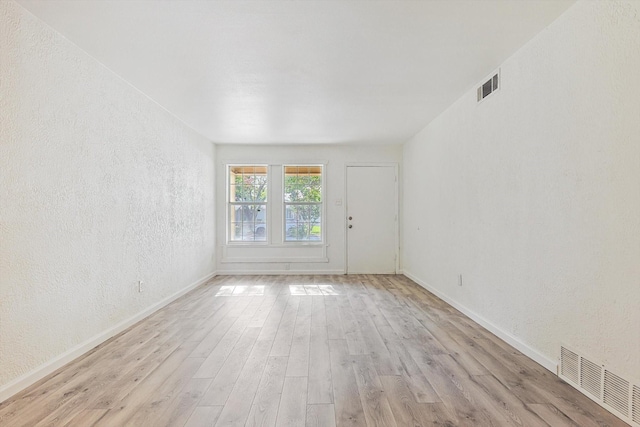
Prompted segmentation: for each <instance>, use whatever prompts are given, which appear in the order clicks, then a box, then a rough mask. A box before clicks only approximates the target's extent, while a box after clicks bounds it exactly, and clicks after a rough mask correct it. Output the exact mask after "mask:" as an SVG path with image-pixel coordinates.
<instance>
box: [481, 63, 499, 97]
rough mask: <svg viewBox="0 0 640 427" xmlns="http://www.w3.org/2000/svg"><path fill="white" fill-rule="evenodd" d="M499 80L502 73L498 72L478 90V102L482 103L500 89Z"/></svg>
mask: <svg viewBox="0 0 640 427" xmlns="http://www.w3.org/2000/svg"><path fill="white" fill-rule="evenodd" d="M499 80H500V72H499V71H498V72H496V73H495V74H494V75H493V76H491V77H490V78H489V80H487V81H486V82H484V83H482V84H481V85H480V87H479V88H478V102H480V101H482V100H483V99H485V98H486V97H487V96H489V95H491V94H492V93H494V92H495V91H497V90H498V89H499V88H500V86H498V81H499Z"/></svg>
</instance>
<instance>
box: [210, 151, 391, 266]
mask: <svg viewBox="0 0 640 427" xmlns="http://www.w3.org/2000/svg"><path fill="white" fill-rule="evenodd" d="M216 148H217V161H218V163H217V167H216V173H217V179H216V186H217V199H216V204H217V215H216V218H217V229H218V230H219V232H218V233H217V239H218V245H219V250H218V251H217V254H218V272H219V273H234V272H242V271H250V272H254V273H258V272H261V273H267V272H272V273H298V274H303V273H335V274H341V273H343V272H344V270H345V229H344V224H345V222H344V218H345V210H344V209H345V205H346V200H345V165H346V164H349V163H398V164H400V163H401V159H402V148H401V147H400V146H397V145H389V146H373V147H364V146H342V145H330V146H319V145H304V146H291V145H281V146H278V145H262V146H261V145H217V146H216ZM228 163H231V164H234V163H235V164H239V163H240V164H241V163H249V164H269V165H272V168H271V169H272V175H271V178H272V183H273V185H274V186H276V188H277V189H279V188H280V187H281V180H282V174H281V169H282V165H284V164H296V163H326V169H325V171H324V173H325V176H324V178H325V194H324V200H325V204H326V219H325V220H326V222H325V232H326V240H325V244H326V245H327V246H326V248H323V247H322V246H317V245H311V246H291V245H289V247H283V245H282V237H281V235H282V232H281V229H278V230H272V231H273V232H272V233H271V235H272V242H271V244H270V245H267V246H264V245H253V246H251V247H246V246H239V245H233V244H231V245H227V244H226V233H225V230H226V224H225V220H226V215H225V213H226V208H227V207H226V200H225V197H226V191H225V185H226V176H225V175H226V168H225V164H228ZM279 194H282V193H281V192H279V191H274V192H272V193H271V194H270V196H271V197H269V203H270V204H271V208H270V209H271V215H272V217H273V218H275V219H276V220H275V222H279V221H281V220H280V218H281V215H282V207H281V203H282V196H279ZM337 200H341V201H342V204H341V205H340V206H338V205H336V201H337ZM278 225H279V224H278ZM325 250H326V252H324V251H325ZM295 257H298V258H299V257H304V258H307V259H309V258H311V259H314V260H315V261H314V262H300V261H293V262H292V260H293V259H294V258H295ZM238 258H240V259H243V260H244V261H250V262H233V261H235V260H237V259H238ZM323 258H324V259H326V260H325V261H322V260H321V259H323ZM264 259H268V260H269V262H260V260H264ZM287 267H288V269H287Z"/></svg>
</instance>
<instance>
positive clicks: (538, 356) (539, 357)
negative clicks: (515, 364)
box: [403, 270, 558, 375]
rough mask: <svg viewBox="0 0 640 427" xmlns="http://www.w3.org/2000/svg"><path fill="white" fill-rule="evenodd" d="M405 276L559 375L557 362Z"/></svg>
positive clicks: (419, 282)
mask: <svg viewBox="0 0 640 427" xmlns="http://www.w3.org/2000/svg"><path fill="white" fill-rule="evenodd" d="M403 274H404V275H405V276H407V277H408V278H409V279H411V280H413V281H414V282H416V283H417V284H419V285H420V286H422V287H423V288H425V289H426V290H428V291H429V292H431V293H432V294H434V295H435V296H437V297H438V298H440V299H441V300H443V301H445V302H446V303H447V304H449V305H451V306H452V307H454V308H456V309H458V310H459V311H461V312H462V313H464V314H465V315H466V316H468V317H469V318H470V319H472V320H473V321H474V322H476V323H478V324H480V325H481V326H483V327H484V328H485V329H487V330H488V331H489V332H491V333H493V334H494V335H495V336H497V337H498V338H500V339H501V340H503V341H504V342H506V343H507V344H509V345H511V346H512V347H515V348H516V349H517V350H519V351H520V352H522V354H524V355H525V356H527V357H528V358H530V359H532V360H533V361H535V362H537V363H539V364H540V365H542V366H544V367H545V368H546V369H548V370H549V371H551V372H553V374H554V375H557V374H558V363H557V362H556V361H554V360H552V359H549V358H548V357H546V356H545V355H543V354H542V353H540V352H539V351H538V350H536V349H534V348H533V347H531V346H529V345H528V344H526V343H524V342H522V341H521V340H520V339H519V338H517V337H515V336H513V335H511V334H510V333H509V332H506V331H504V330H503V329H501V328H500V327H499V326H496V325H495V324H493V323H491V322H490V321H488V320H487V319H485V318H484V317H482V316H481V315H480V314H478V313H476V312H475V311H473V310H471V309H469V308H467V307H465V306H464V305H462V304H460V303H459V302H457V301H455V300H453V299H452V298H450V297H449V296H447V295H445V294H443V293H442V292H440V291H439V290H437V289H435V288H433V287H432V286H429V284H428V283H426V282H424V281H422V280H420V279H419V278H418V277H417V276H415V275H414V274H412V273H411V272H409V271H407V270H404V272H403Z"/></svg>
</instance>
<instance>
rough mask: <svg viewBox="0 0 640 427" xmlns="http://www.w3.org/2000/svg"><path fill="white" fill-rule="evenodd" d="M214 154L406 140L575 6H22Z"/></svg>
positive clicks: (169, 1)
mask: <svg viewBox="0 0 640 427" xmlns="http://www.w3.org/2000/svg"><path fill="white" fill-rule="evenodd" d="M19 3H20V4H21V5H23V6H24V7H25V8H27V9H28V10H29V11H31V12H32V13H33V14H35V15H36V16H38V17H40V18H41V19H42V20H44V21H45V22H47V23H48V24H49V25H50V26H52V27H53V28H55V29H56V30H58V31H59V32H60V33H62V34H63V35H65V36H66V37H67V38H68V39H70V40H71V41H73V42H74V43H76V44H77V45H78V46H80V47H81V48H82V49H84V50H86V51H87V52H88V53H89V54H91V55H92V56H94V57H95V58H97V59H98V60H99V61H101V62H102V63H104V64H105V65H106V66H107V67H109V68H110V69H112V70H113V71H114V72H115V73H117V74H119V75H120V76H122V77H123V78H124V79H125V80H127V81H129V82H130V83H131V84H133V85H134V86H136V87H137V88H138V89H140V90H141V91H142V92H144V93H145V94H147V95H148V96H149V97H151V98H152V99H154V100H155V101H157V102H158V103H159V104H161V105H162V106H163V107H165V108H166V109H167V110H169V111H170V112H172V113H173V114H175V115H176V116H177V117H179V118H180V119H182V120H183V121H184V122H185V123H187V124H188V125H189V126H191V127H193V128H194V129H195V130H197V131H198V132H200V133H201V134H203V135H204V136H206V137H207V138H209V139H211V140H212V141H214V142H217V143H401V142H404V141H406V140H407V139H408V138H410V137H411V136H412V135H413V134H415V133H416V132H417V131H419V130H420V129H421V128H422V127H424V126H425V125H426V124H428V123H429V122H430V121H431V120H432V119H434V118H435V117H436V116H437V115H438V114H439V113H441V112H442V111H443V110H444V109H445V108H447V107H448V106H449V105H451V104H452V103H453V102H454V101H455V100H456V99H457V98H458V97H459V96H460V95H462V94H463V93H464V92H465V91H467V90H469V89H470V88H471V87H473V86H474V85H476V84H478V83H479V82H480V80H481V79H482V78H484V77H485V76H486V75H487V74H489V73H490V72H492V71H493V70H494V69H495V68H497V67H498V66H499V65H500V63H501V62H503V61H504V60H505V59H506V58H507V57H508V56H510V55H511V54H512V53H513V52H515V51H516V50H517V49H518V48H519V47H521V46H522V45H523V44H524V43H525V42H526V41H528V40H529V39H531V38H532V37H533V36H534V35H535V34H537V33H538V32H540V31H541V30H542V29H543V28H545V27H546V26H547V25H549V24H550V23H551V22H552V21H553V20H554V19H555V18H556V17H557V16H558V15H560V14H561V13H562V12H563V11H564V10H565V9H567V8H568V7H569V6H570V5H571V4H572V3H573V0H527V1H525V0H461V1H456V0H440V1H351V0H340V1H338V0H335V1H328V0H324V1H279V0H277V1H276V0H261V1H237V0H234V1H192V0H182V1H178V0H164V1H158V0H146V1H138V0H128V1H114V0H102V1H97V0H94V1H77V0H65V1H59V0H19Z"/></svg>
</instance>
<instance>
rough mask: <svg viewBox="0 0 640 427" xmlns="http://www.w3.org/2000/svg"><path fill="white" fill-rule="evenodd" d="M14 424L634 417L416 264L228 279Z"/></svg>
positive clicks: (70, 376)
mask: <svg viewBox="0 0 640 427" xmlns="http://www.w3.org/2000/svg"><path fill="white" fill-rule="evenodd" d="M0 425H1V426H2V427H33V426H38V427H41V426H42V427H44V426H48V427H58V426H67V427H92V426H107V427H111V426H117V427H121V426H135V427H147V426H149V427H158V426H171V427H185V426H186V427H201V426H211V427H213V426H248V427H255V426H261V427H273V426H276V425H278V426H308V427H373V426H385V427H387V426H389V427H393V426H398V427H401V426H408V427H426V426H435V425H440V426H473V427H476V426H481V427H485V426H553V427H556V426H559V427H564V426H571V427H576V426H580V427H603V426H612V427H615V426H624V425H626V424H625V423H623V422H622V421H620V420H619V419H618V418H616V417H615V416H614V415H612V414H611V413H609V412H607V411H606V410H604V409H603V408H602V407H600V406H598V405H597V404H595V403H594V402H592V401H591V400H590V399H589V398H587V397H586V396H584V395H582V394H581V393H579V392H578V391H577V390H575V389H573V388H572V387H570V386H569V385H567V384H566V383H564V382H562V381H561V380H560V379H558V377H557V376H556V375H554V374H553V373H552V372H549V371H547V370H546V369H544V368H543V367H541V366H540V365H538V364H536V363H535V362H533V361H531V360H530V359H528V358H527V357H526V356H525V355H523V354H522V353H520V352H519V351H518V350H516V349H514V348H513V347H511V346H510V345H508V344H507V343H505V342H504V341H502V340H500V339H499V338H497V337H496V336H495V335H493V334H492V333H490V332H489V331H487V330H486V329H484V328H482V327H481V326H479V325H477V324H476V323H474V322H473V321H472V320H470V319H469V318H467V317H466V316H464V315H463V314H462V313H460V312H459V311H458V310H456V309H455V308H453V307H451V306H450V305H448V304H446V303H445V302H443V301H442V300H440V299H438V298H437V297H435V296H434V295H433V294H431V293H429V292H427V291H426V290H425V289H423V288H421V287H420V286H418V285H416V284H415V283H414V282H412V281H411V280H409V279H408V278H406V277H404V276H395V275H375V276H374V275H352V276H345V275H333V276H331V275H329V276H322V275H316V276H301V275H295V276H222V277H216V278H214V279H212V280H211V281H209V282H208V283H206V284H205V285H203V286H200V287H198V288H197V289H194V290H193V291H191V292H189V293H188V294H186V295H184V296H183V297H182V298H180V299H178V300H176V301H174V302H173V303H171V304H169V305H168V306H166V307H165V308H163V309H162V310H159V311H158V312H156V313H154V314H153V315H151V316H149V317H148V318H146V319H144V320H143V321H141V322H139V323H137V324H136V325H133V326H132V327H131V328H129V329H128V330H127V331H125V332H123V333H121V334H119V335H118V336H116V337H113V338H112V339H110V340H108V341H107V342H105V343H103V344H101V345H100V346H98V347H96V348H95V349H93V350H91V351H89V352H88V353H87V354H85V355H84V356H83V357H81V358H78V359H76V360H75V361H73V362H71V363H69V364H68V365H66V366H65V367H63V368H61V369H59V370H58V371H56V372H54V373H52V374H51V375H49V376H47V377H46V378H44V379H42V380H41V381H38V383H36V384H34V385H33V386H31V387H29V388H28V389H26V390H24V391H23V392H21V393H19V394H17V395H16V396H14V397H13V398H11V399H8V400H7V401H5V402H2V403H0Z"/></svg>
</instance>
